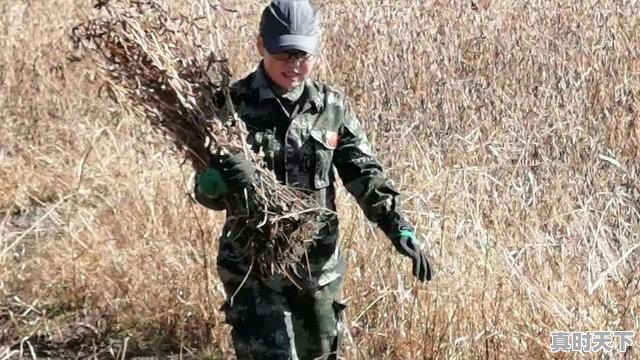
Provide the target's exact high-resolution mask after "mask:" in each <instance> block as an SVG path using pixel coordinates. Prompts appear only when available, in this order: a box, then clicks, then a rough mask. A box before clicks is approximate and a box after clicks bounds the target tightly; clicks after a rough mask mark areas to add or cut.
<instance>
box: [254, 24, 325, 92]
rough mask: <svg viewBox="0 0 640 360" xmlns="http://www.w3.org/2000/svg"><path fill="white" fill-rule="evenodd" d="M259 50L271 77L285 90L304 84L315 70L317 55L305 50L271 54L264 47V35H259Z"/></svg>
mask: <svg viewBox="0 0 640 360" xmlns="http://www.w3.org/2000/svg"><path fill="white" fill-rule="evenodd" d="M257 46H258V51H260V55H262V57H263V58H264V68H265V71H266V72H267V75H269V78H271V80H272V81H273V82H274V83H276V85H278V86H280V87H281V88H283V89H285V90H291V89H294V88H295V87H297V86H298V85H300V84H302V83H303V82H304V81H305V80H306V79H307V78H308V77H309V76H311V72H312V71H313V67H314V65H315V56H311V55H309V54H305V53H303V52H296V51H294V52H293V53H289V52H288V53H282V54H269V52H268V51H267V49H266V48H265V47H264V43H263V41H262V37H261V36H258V40H257Z"/></svg>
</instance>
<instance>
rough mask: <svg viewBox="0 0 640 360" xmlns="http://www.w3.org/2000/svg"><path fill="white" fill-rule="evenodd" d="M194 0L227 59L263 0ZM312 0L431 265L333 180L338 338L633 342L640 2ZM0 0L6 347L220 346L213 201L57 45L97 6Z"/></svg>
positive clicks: (328, 52)
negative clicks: (424, 271)
mask: <svg viewBox="0 0 640 360" xmlns="http://www.w3.org/2000/svg"><path fill="white" fill-rule="evenodd" d="M208 3H209V2H207V1H199V0H198V1H190V2H186V1H173V2H172V4H173V5H172V6H174V7H180V8H182V9H184V10H189V11H192V12H200V13H202V14H204V12H210V13H209V14H208V15H209V16H210V17H214V18H215V19H216V21H215V22H213V23H212V24H211V25H210V26H208V27H205V28H204V29H203V31H207V32H210V33H211V36H210V37H206V38H207V39H208V41H209V44H210V46H212V47H213V48H215V49H216V50H218V49H224V51H225V52H226V53H227V54H228V56H229V57H230V59H232V63H231V68H232V71H233V73H234V74H236V76H237V77H239V76H241V75H242V74H245V73H246V72H248V71H250V70H252V69H253V68H254V67H255V65H256V62H257V60H258V58H257V52H256V51H255V49H254V43H253V41H254V36H255V33H256V29H257V21H258V19H259V12H260V10H261V8H262V6H264V4H263V3H260V4H256V3H255V2H252V1H235V2H231V1H225V2H224V5H225V7H226V8H227V9H233V10H236V11H235V12H229V11H226V10H223V9H222V8H217V9H213V8H211V7H209V6H207V5H205V4H208ZM400 5H402V6H400ZM323 6H324V7H325V10H326V13H327V15H328V16H327V29H326V43H325V45H324V55H323V58H322V61H321V64H320V66H319V69H318V72H317V76H318V77H319V78H321V79H324V80H328V81H330V82H332V83H335V84H337V85H339V86H340V87H342V88H344V89H345V90H346V91H347V93H348V94H349V95H350V96H351V97H352V99H353V100H354V103H355V105H356V108H357V111H358V113H359V114H360V116H361V118H362V120H363V122H364V123H365V126H366V128H367V131H368V134H369V136H370V138H371V139H372V141H373V142H374V145H375V148H376V149H377V150H378V153H379V155H380V158H381V160H382V161H383V163H384V164H385V166H386V168H387V169H388V174H389V176H390V177H391V178H392V179H393V180H394V181H395V182H396V184H397V185H398V187H399V188H400V189H401V190H402V191H403V193H404V194H405V199H406V208H407V211H408V214H409V216H410V217H411V219H412V221H413V222H414V223H416V225H417V226H418V229H419V231H420V233H421V234H423V237H424V238H425V239H426V240H427V242H428V243H429V244H430V247H431V251H432V253H433V255H434V257H435V259H436V262H437V267H438V270H439V272H438V275H437V279H436V280H434V281H432V282H431V283H429V284H428V285H426V286H421V285H418V284H416V283H414V282H413V280H412V278H411V277H410V269H409V264H408V262H405V261H403V259H402V258H401V257H400V256H399V255H397V254H396V253H395V252H394V251H393V250H392V247H391V246H390V244H389V241H388V240H386V239H385V238H384V236H383V235H382V234H381V233H380V232H379V231H377V230H376V229H375V227H374V226H372V224H369V223H368V222H367V221H366V220H365V218H364V216H363V215H362V213H361V212H360V211H359V210H358V209H357V205H356V204H355V202H354V201H353V200H352V199H350V198H349V197H348V196H347V195H346V193H345V192H344V191H341V192H340V199H339V211H340V214H341V219H342V223H341V230H342V239H343V247H344V249H345V254H346V256H347V258H348V262H349V272H348V276H347V281H346V286H345V291H344V296H345V297H346V298H348V299H349V300H350V302H349V307H348V309H347V328H348V330H349V336H348V337H347V339H346V341H345V344H344V348H343V350H344V356H345V358H347V359H371V358H374V359H430V358H434V359H435V358H437V359H475V358H486V359H503V358H504V359H513V358H517V359H538V358H563V359H564V358H573V357H578V354H552V353H551V352H550V351H549V342H550V336H549V333H550V332H551V331H555V330H563V331H579V330H583V331H586V330H603V329H604V330H636V339H635V344H640V338H639V337H638V336H639V335H640V334H638V330H639V329H640V301H639V300H638V299H640V277H639V276H640V275H639V274H640V273H639V272H638V269H639V268H640V250H639V248H638V246H639V245H638V244H639V243H640V238H639V236H640V235H639V234H640V185H639V184H640V181H639V174H640V169H639V167H640V150H639V145H640V124H639V122H638V118H637V117H638V114H639V113H640V60H638V59H640V36H639V34H640V22H639V18H640V17H639V15H638V13H639V11H638V10H640V9H639V8H638V5H637V4H636V3H634V2H630V1H619V2H614V1H599V2H586V1H578V2H564V1H541V0H536V1H528V2H523V1H516V2H511V1H478V2H477V3H474V2H467V1H457V2H441V1H388V0H381V1H377V2H375V4H374V3H373V2H371V1H362V0H354V1H348V2H346V1H344V2H327V3H326V4H325V5H323ZM0 10H2V15H1V16H2V21H0V48H1V49H2V52H1V53H0V78H1V79H2V84H3V86H1V87H0V119H1V121H0V178H1V179H2V181H1V182H0V294H1V295H2V301H1V305H0V346H5V349H0V357H3V354H4V356H6V355H9V357H16V358H17V357H18V356H19V354H20V352H22V354H23V355H24V356H25V357H31V352H32V351H33V352H34V353H37V356H38V357H39V358H41V357H43V356H45V355H46V353H47V350H50V351H51V352H56V353H58V354H59V356H61V357H63V358H69V357H71V354H73V357H75V356H76V355H77V354H83V355H84V356H90V355H91V354H101V355H100V357H104V358H118V359H119V358H123V356H124V355H123V353H126V354H127V355H126V356H127V357H131V356H133V355H135V354H142V353H144V352H145V351H147V350H150V349H151V350H153V351H161V352H166V353H169V352H171V353H178V354H179V353H182V354H183V355H184V357H185V358H186V357H190V356H191V357H193V356H205V354H209V356H210V358H216V357H220V358H225V359H226V358H230V357H231V356H232V355H231V354H232V351H231V344H230V343H229V336H228V328H227V326H225V325H223V323H222V317H221V313H220V312H219V311H218V310H217V309H218V307H219V306H220V305H221V303H222V292H221V290H220V283H219V281H218V280H217V277H216V274H215V268H214V267H213V266H212V265H211V262H212V260H213V259H214V258H215V255H216V244H217V241H216V238H217V235H218V233H219V231H220V225H221V221H222V219H223V217H224V214H222V213H215V212H211V211H207V210H206V209H204V208H202V207H200V206H198V205H196V204H194V203H193V202H192V201H190V199H189V196H188V193H189V191H190V189H191V181H192V179H191V178H190V176H191V171H190V169H188V168H187V167H185V166H181V164H180V162H179V161H178V159H177V158H176V157H175V156H173V155H172V154H171V153H170V152H168V151H167V149H166V148H165V144H164V143H163V142H162V141H160V140H159V139H158V137H157V135H155V134H154V133H153V132H151V130H150V128H147V127H144V126H140V124H139V121H137V120H136V119H134V118H132V116H131V115H129V114H127V113H124V112H122V111H121V110H119V109H118V108H116V107H114V106H112V105H110V104H109V102H108V101H106V99H101V98H99V97H98V96H97V89H98V86H97V84H96V83H92V80H93V79H95V69H92V68H90V67H88V66H87V65H86V64H83V63H77V64H71V65H64V64H65V59H64V56H65V53H66V49H64V48H62V46H61V45H60V44H61V41H60V40H61V39H64V37H65V32H66V31H68V29H69V28H70V27H71V26H72V25H75V24H76V23H78V22H79V21H81V20H82V19H84V18H85V17H86V16H87V15H88V14H89V13H90V11H91V8H90V6H88V5H87V4H79V2H73V1H70V0H49V1H47V2H35V1H33V2H27V1H14V2H3V3H2V4H0ZM200 229H202V231H203V232H204V234H202V233H201V230H200ZM371 259H376V261H375V262H374V261H371ZM636 346H637V345H636ZM32 349H33V350H32ZM601 355H602V354H601ZM636 356H637V350H636V351H635V352H634V354H628V356H627V358H629V359H630V358H634V357H636Z"/></svg>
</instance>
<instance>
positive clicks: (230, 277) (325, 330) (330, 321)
mask: <svg viewBox="0 0 640 360" xmlns="http://www.w3.org/2000/svg"><path fill="white" fill-rule="evenodd" d="M218 273H219V276H220V278H221V280H222V283H223V285H224V288H225V292H226V294H227V301H226V302H225V304H224V305H223V310H224V312H225V316H226V322H227V323H228V324H230V325H231V327H232V330H231V335H232V338H233V345H234V348H235V351H236V356H237V358H238V360H311V359H318V360H325V359H326V360H330V359H337V358H338V357H337V353H338V348H339V342H340V341H339V339H340V337H341V332H342V323H341V312H342V310H344V308H345V305H344V304H343V303H341V302H340V301H338V300H337V297H338V293H339V291H340V288H341V286H342V277H339V278H337V279H336V280H334V281H332V282H330V283H328V284H326V285H323V286H313V287H306V288H302V289H299V288H298V287H296V286H295V285H294V284H293V283H291V281H289V280H287V279H285V278H280V279H279V278H274V279H267V280H261V279H257V278H254V277H252V276H250V277H249V278H248V279H247V280H246V281H245V283H244V284H242V280H243V276H240V275H238V274H234V273H232V272H229V271H227V270H226V269H225V268H221V267H220V266H219V267H218ZM240 284H242V287H240ZM239 287H240V288H239Z"/></svg>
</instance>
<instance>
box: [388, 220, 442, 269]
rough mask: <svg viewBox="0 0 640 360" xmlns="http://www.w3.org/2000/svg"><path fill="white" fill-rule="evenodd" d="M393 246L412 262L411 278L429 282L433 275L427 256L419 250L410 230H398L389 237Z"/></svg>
mask: <svg viewBox="0 0 640 360" xmlns="http://www.w3.org/2000/svg"><path fill="white" fill-rule="evenodd" d="M391 241H392V243H393V246H395V248H396V249H397V250H398V251H399V252H400V253H401V254H402V255H404V256H407V257H409V258H411V261H412V262H413V276H415V277H417V278H418V280H420V281H422V282H424V281H425V280H426V281H429V280H431V278H432V276H433V273H432V269H431V264H430V263H429V259H428V258H427V255H426V254H425V253H424V251H422V250H421V249H420V246H419V244H418V241H417V240H416V238H415V236H414V234H413V232H412V231H410V230H400V232H398V233H396V234H393V235H391Z"/></svg>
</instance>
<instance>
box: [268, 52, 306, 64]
mask: <svg viewBox="0 0 640 360" xmlns="http://www.w3.org/2000/svg"><path fill="white" fill-rule="evenodd" d="M271 57H272V58H274V59H276V60H278V61H291V60H295V61H301V62H305V61H308V60H310V59H311V58H312V57H313V55H311V54H309V53H306V52H304V51H285V52H281V53H277V54H271Z"/></svg>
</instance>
